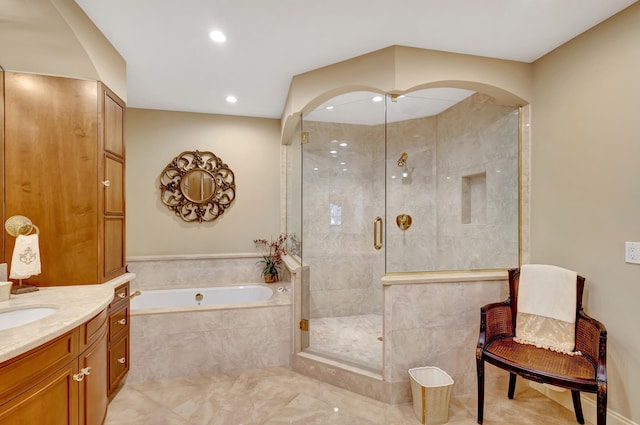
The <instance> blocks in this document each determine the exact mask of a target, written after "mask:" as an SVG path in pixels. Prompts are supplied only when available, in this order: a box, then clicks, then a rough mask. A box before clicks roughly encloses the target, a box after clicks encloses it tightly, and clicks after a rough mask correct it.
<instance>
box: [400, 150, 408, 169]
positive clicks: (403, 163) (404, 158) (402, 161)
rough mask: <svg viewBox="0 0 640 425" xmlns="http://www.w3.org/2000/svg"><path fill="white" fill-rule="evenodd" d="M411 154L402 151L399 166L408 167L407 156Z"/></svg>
mask: <svg viewBox="0 0 640 425" xmlns="http://www.w3.org/2000/svg"><path fill="white" fill-rule="evenodd" d="M408 156H409V155H407V153H406V152H402V155H400V159H398V167H406V166H407V157H408Z"/></svg>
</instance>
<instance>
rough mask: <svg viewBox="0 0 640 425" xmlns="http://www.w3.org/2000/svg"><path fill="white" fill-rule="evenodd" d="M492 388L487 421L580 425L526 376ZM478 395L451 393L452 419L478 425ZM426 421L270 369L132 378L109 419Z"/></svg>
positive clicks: (379, 424) (174, 422) (158, 424)
mask: <svg viewBox="0 0 640 425" xmlns="http://www.w3.org/2000/svg"><path fill="white" fill-rule="evenodd" d="M506 393H507V388H506V386H505V387H504V388H487V393H486V395H485V415H484V424H485V425H531V424H545V425H574V424H576V423H577V422H576V420H575V416H574V414H573V412H572V411H569V410H567V409H565V408H564V407H562V406H560V405H558V404H557V403H554V402H553V401H551V400H549V399H547V398H546V397H544V396H542V395H541V394H540V393H538V392H537V391H535V390H533V389H531V388H529V387H528V386H527V383H526V381H524V380H519V381H518V386H517V388H516V394H515V398H514V400H509V399H508V398H507V394H506ZM476 409H477V398H476V396H475V395H472V396H464V397H452V399H451V401H450V409H449V424H450V425H474V424H476ZM284 424H299V425H303V424H304V425H316V424H317V425H329V424H331V425H343V424H344V425H419V424H420V421H419V420H418V419H417V418H416V417H415V415H414V412H413V407H412V405H411V404H401V405H395V406H392V405H388V404H385V403H381V402H378V401H376V400H373V399H369V398H367V397H364V396H361V395H359V394H354V393H351V392H349V391H346V390H343V389H341V388H337V387H334V386H332V385H329V384H326V383H324V382H320V381H317V380H314V379H312V378H308V377H305V376H302V375H299V374H297V373H295V372H293V371H291V370H289V369H286V368H271V369H257V370H244V371H236V372H229V373H223V374H216V375H206V376H198V377H192V378H185V379H176V380H171V381H160V382H145V383H135V384H130V385H129V384H127V385H125V386H124V388H123V389H122V391H120V393H119V394H118V395H117V396H116V398H115V399H114V400H113V402H112V403H111V405H110V406H109V412H108V415H107V420H106V422H105V425H284Z"/></svg>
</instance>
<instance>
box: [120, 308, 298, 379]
mask: <svg viewBox="0 0 640 425" xmlns="http://www.w3.org/2000/svg"><path fill="white" fill-rule="evenodd" d="M130 326H131V347H130V349H131V370H130V372H129V377H128V381H129V382H140V381H152V380H159V379H171V378H179V377H187V376H194V375H202V374H207V373H217V372H226V371H231V370H241V369H252V368H262V367H273V366H288V365H289V364H290V357H291V346H292V343H291V305H281V306H269V307H254V308H235V309H223V310H201V311H193V312H181V313H166V314H149V315H135V312H134V315H132V316H131V321H130Z"/></svg>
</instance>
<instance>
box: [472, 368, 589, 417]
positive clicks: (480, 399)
mask: <svg viewBox="0 0 640 425" xmlns="http://www.w3.org/2000/svg"><path fill="white" fill-rule="evenodd" d="M476 369H477V371H478V423H479V424H481V423H482V416H483V414H484V360H482V359H481V358H480V359H476ZM598 425H600V424H598Z"/></svg>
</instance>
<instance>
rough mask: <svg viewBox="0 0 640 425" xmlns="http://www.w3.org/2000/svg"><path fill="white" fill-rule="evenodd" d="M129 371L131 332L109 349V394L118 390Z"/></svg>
mask: <svg viewBox="0 0 640 425" xmlns="http://www.w3.org/2000/svg"><path fill="white" fill-rule="evenodd" d="M128 371H129V332H128V330H127V333H126V334H125V335H124V336H123V337H122V338H121V339H119V340H118V341H116V342H114V343H113V344H112V345H111V347H110V348H109V392H110V393H113V392H114V391H115V390H117V389H118V387H119V386H120V384H121V383H122V380H123V379H124V377H125V375H126V374H127V372H128Z"/></svg>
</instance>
